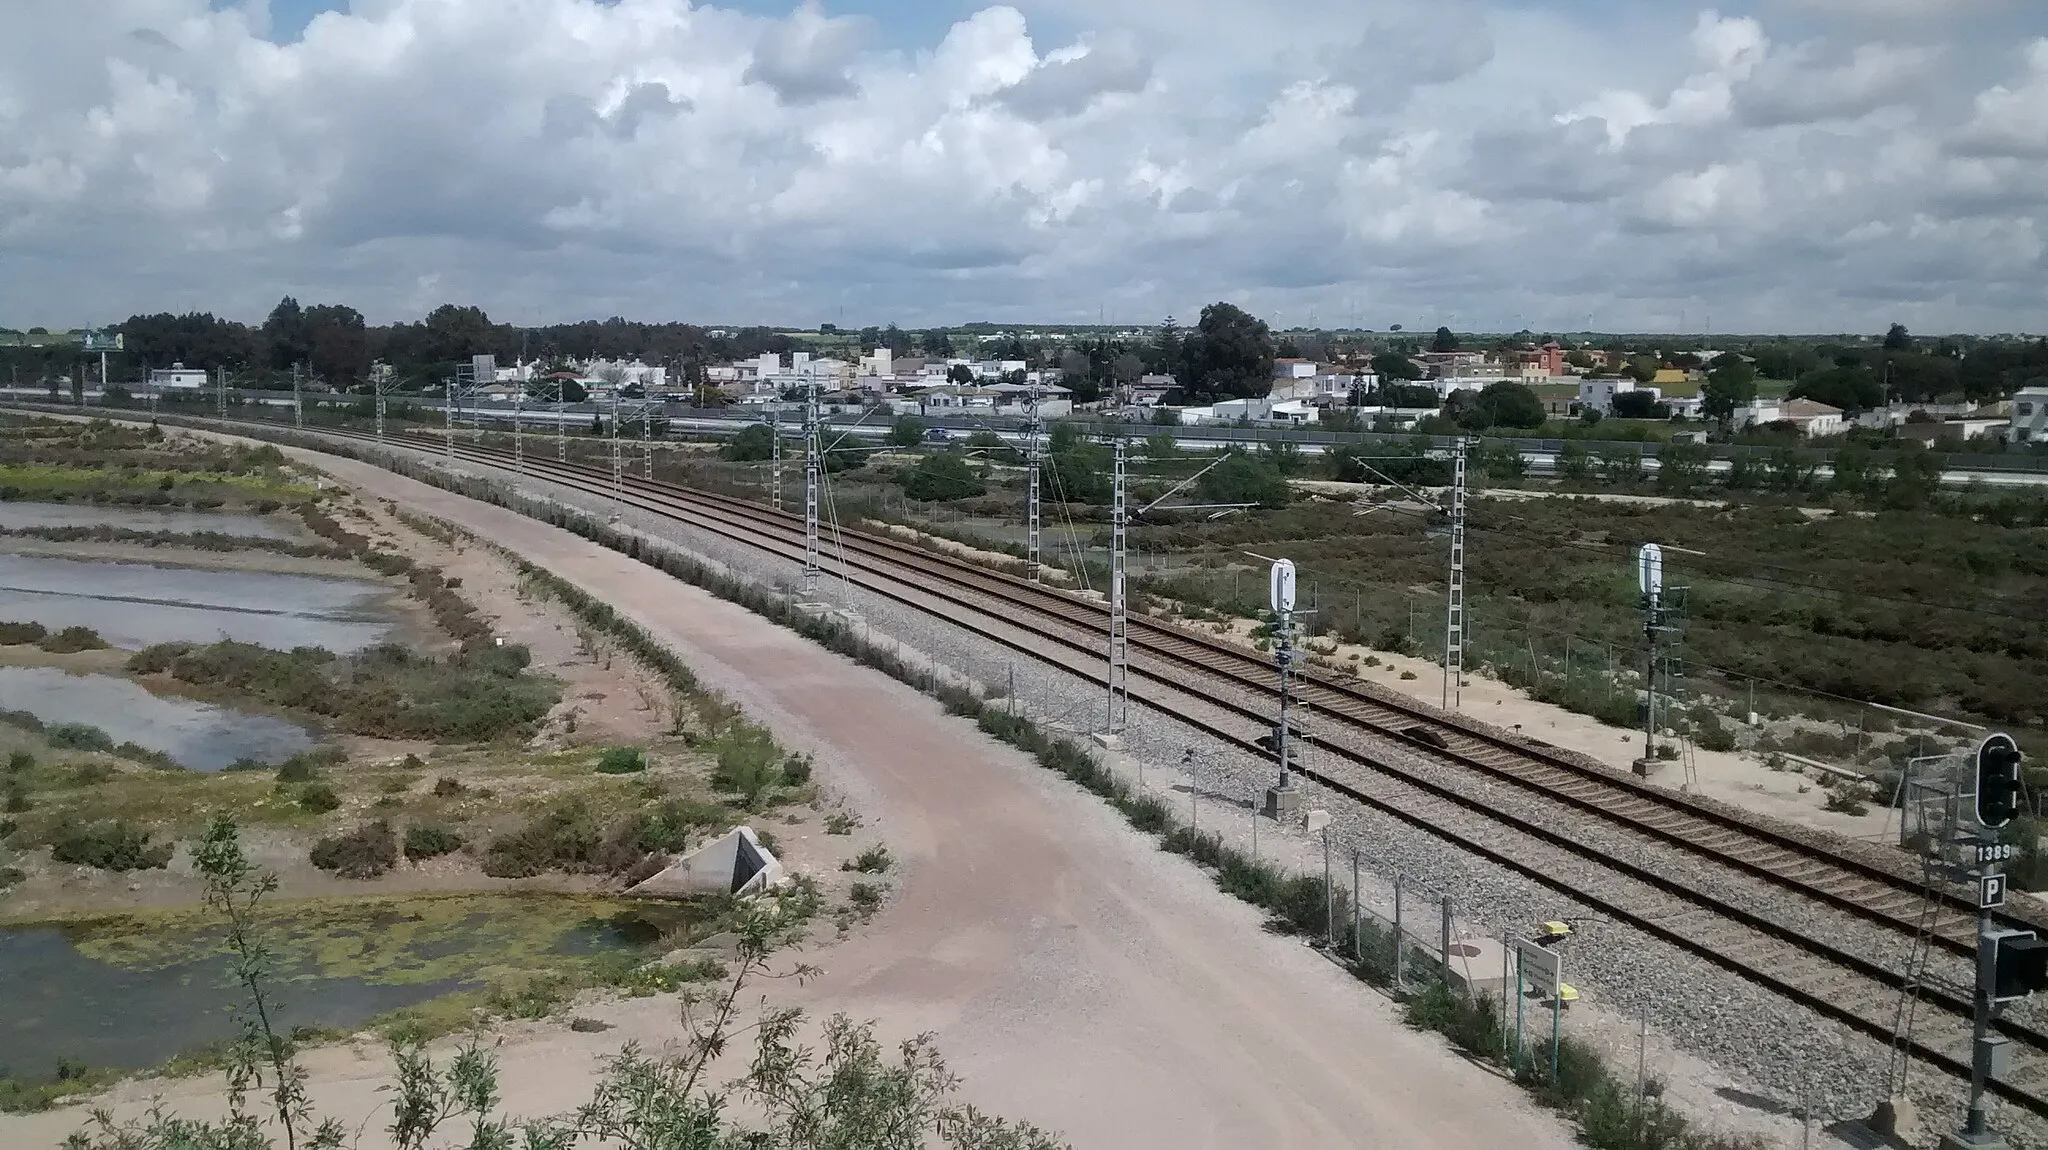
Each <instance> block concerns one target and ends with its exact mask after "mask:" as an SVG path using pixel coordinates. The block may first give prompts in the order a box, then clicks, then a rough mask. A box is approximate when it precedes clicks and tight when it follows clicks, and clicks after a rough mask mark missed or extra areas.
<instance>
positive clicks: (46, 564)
mask: <svg viewBox="0 0 2048 1150" xmlns="http://www.w3.org/2000/svg"><path fill="white" fill-rule="evenodd" d="M384 594H385V589H384V588H383V587H382V586H380V585H379V584H376V583H373V582H371V581H369V580H366V579H339V578H327V577H323V576H317V575H281V574H275V573H270V572H253V571H209V570H199V569H193V568H185V567H164V566H159V565H157V564H154V563H110V562H92V561H88V560H80V559H58V558H50V557H46V556H39V555H0V619H5V620H10V621H16V622H33V623H41V624H42V625H43V626H45V627H48V628H49V629H50V630H52V631H56V630H60V629H62V628H65V627H76V626H82V627H91V628H92V629H93V630H95V631H98V632H99V633H100V637H101V638H103V639H105V640H106V641H107V642H108V643H111V644H113V645H114V646H116V647H121V648H125V649H128V650H140V649H141V648H143V647H147V646H149V645H150V644H152V643H171V642H191V643H212V642H217V641H219V640H221V639H237V640H240V641H242V642H246V643H259V644H262V645H263V646H265V647H273V648H278V649H281V650H289V649H291V648H293V647H325V648H327V649H328V650H330V651H335V652H337V653H341V654H348V653H351V652H354V651H360V650H362V649H363V648H365V647H369V646H372V645H374V644H376V643H379V642H382V641H383V640H384V639H385V638H386V637H387V636H388V635H389V634H390V633H391V631H392V630H393V624H392V623H391V622H390V621H389V620H388V619H385V618H381V617H380V616H379V614H378V612H377V604H378V601H379V600H380V599H381V598H382V597H383V596H384Z"/></svg>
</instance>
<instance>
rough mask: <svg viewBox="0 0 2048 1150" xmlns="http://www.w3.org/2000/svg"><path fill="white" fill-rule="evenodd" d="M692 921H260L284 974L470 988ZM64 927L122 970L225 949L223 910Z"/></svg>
mask: <svg viewBox="0 0 2048 1150" xmlns="http://www.w3.org/2000/svg"><path fill="white" fill-rule="evenodd" d="M695 917H698V916H693V915H691V914H690V913H689V911H688V909H687V908H684V907H669V906H647V905H644V904H638V903H628V902H625V901H623V900H618V899H603V898H578V897H567V896H544V897H534V896H516V895H460V896H450V897H436V898H419V897H411V898H392V899H380V898H370V899H349V900H327V899H316V900H309V901H304V902H281V903H275V904H272V905H270V906H266V907H263V908H262V909H260V910H259V911H258V915H257V921H256V924H255V927H256V932H257V934H258V935H259V936H260V937H261V938H262V939H263V941H264V942H265V944H266V945H268V946H269V947H270V949H271V951H272V953H273V954H275V955H276V956H277V977H278V979H279V980H281V981H287V982H298V981H305V980H309V979H311V980H317V979H322V978H337V977H339V978H356V979H362V980H363V981H366V982H371V983H377V984H406V983H420V982H448V981H459V982H462V983H466V984H472V985H473V984H478V983H483V982H489V981H491V980H493V979H495V978H498V977H502V976H505V975H508V974H519V973H524V972H527V971H531V970H533V969H535V968H536V967H544V966H560V965H562V964H563V962H564V961H565V960H567V961H573V960H574V959H576V958H578V957H583V956H588V955H591V954H595V953H601V952H604V951H612V950H622V949H630V948H634V947H640V946H646V945H648V944H651V943H653V942H654V941H656V940H657V939H658V938H660V937H661V936H662V935H663V934H664V933H666V932H668V931H670V930H677V929H687V928H688V926H689V925H690V923H691V922H692V921H693V919H694V918H695ZM63 929H64V930H65V933H66V935H67V936H68V937H69V938H70V939H71V942H72V944H73V945H74V946H75V947H76V948H77V949H78V951H79V953H81V954H84V955H86V956H87V957H90V958H94V959H97V960H99V961H101V962H104V963H107V964H108V965H110V966H115V967H119V968H121V969H123V970H130V971H148V970H155V969H162V968H165V967H169V966H176V965H181V964H184V963H189V962H191V961H193V960H195V959H198V958H200V957H203V956H206V955H225V954H226V953H227V943H226V939H225V935H224V931H223V930H222V924H221V921H220V919H219V917H218V916H217V915H215V914H213V913H211V912H209V911H204V910H198V909H194V910H190V911H178V912H171V913H164V914H149V915H134V916H120V917H115V918H107V919H98V920H94V921H91V922H83V923H78V924H74V925H71V926H68V927H64V928H63Z"/></svg>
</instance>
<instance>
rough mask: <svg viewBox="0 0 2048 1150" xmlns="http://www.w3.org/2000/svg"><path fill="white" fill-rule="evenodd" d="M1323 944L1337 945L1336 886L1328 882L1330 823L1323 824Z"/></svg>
mask: <svg viewBox="0 0 2048 1150" xmlns="http://www.w3.org/2000/svg"><path fill="white" fill-rule="evenodd" d="M1323 944H1324V945H1326V946H1329V947H1333V948H1334V947H1335V946H1336V945H1337V888H1336V887H1335V886H1333V885H1331V883H1330V824H1328V823H1324V824H1323Z"/></svg>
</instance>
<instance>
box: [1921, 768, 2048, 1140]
mask: <svg viewBox="0 0 2048 1150" xmlns="http://www.w3.org/2000/svg"><path fill="white" fill-rule="evenodd" d="M2020 758H2021V756H2020V749H2019V745H2018V744H2017V743H2015V742H2013V739H2012V736H2011V735H2007V734H2003V733H1995V734H1991V735H1988V736H1986V737H1985V739H1984V741H1983V742H1982V743H1979V744H1978V745H1977V754H1976V757H1975V767H1976V774H1977V798H1976V804H1975V806H1976V811H1975V813H1976V816H1977V823H1978V829H1976V830H1975V831H1974V832H1966V840H1974V841H1966V846H1968V847H1969V848H1973V849H1972V851H1971V853H1972V854H1974V856H1975V862H1976V868H1975V869H1974V870H1971V871H1970V872H1969V875H1968V877H1969V878H1971V879H1973V880H1975V882H1976V884H1977V988H1976V995H1975V1000H1976V1001H1975V1009H1974V1011H1973V1012H1972V1014H1973V1019H1972V1026H1971V1034H1970V1051H1971V1058H1970V1101H1969V1110H1968V1112H1967V1116H1966V1117H1965V1118H1964V1121H1963V1129H1962V1131H1961V1132H1960V1133H1956V1134H1950V1135H1947V1136H1946V1137H1944V1138H1943V1139H1942V1140H1941V1145H1942V1147H1943V1150H1950V1148H1953V1150H2003V1147H2005V1145H2006V1142H2005V1140H2004V1139H2003V1138H2002V1137H2000V1136H1999V1135H1998V1134H1997V1133H1996V1132H1994V1131H1993V1130H1992V1129H1991V1126H1990V1124H1989V1122H1988V1121H1987V1120H1986V1117H1985V1109H1984V1089H1985V1087H1986V1085H1987V1084H1988V1083H1990V1082H1991V1081H1992V1080H1993V1079H1996V1078H1999V1077H2001V1076H2002V1075H2003V1074H2004V1073H2005V1070H2006V1067H2007V1065H2008V1063H2009V1062H2010V1060H2011V1054H2012V1046H2011V1040H2009V1039H2007V1038H2005V1037H2004V1036H2002V1035H1995V1034H1992V1033H1991V1032H1990V1030H1991V1020H1992V1019H1993V1018H1994V1017H1995V1016H1996V1015H1997V1013H1998V1010H1999V1008H2000V1007H2001V1006H2002V1005H2004V1004H2005V1003H2008V1002H2016V1001H2018V1000H2020V999H2022V998H2026V997H2028V996H2029V995H2031V994H2033V993H2034V992H2035V991H2037V990H2041V989H2044V988H2048V940H2044V939H2042V938H2041V937H2040V936H2039V934H2037V933H2036V932H2035V931H2031V930H2016V929H2012V928H2008V927H2000V926H1998V925H1997V923H1996V920H1994V919H1993V918H1992V917H1991V912H1992V911H1993V910H1994V909H1995V908H1997V907H2000V906H2002V905H2004V903H2005V890H2006V884H2007V878H2006V875H2005V874H2004V872H2003V871H2002V870H2001V867H2002V866H2003V864H2004V861H2005V859H2006V858H2008V857H2010V854H2011V852H2010V851H2009V850H2007V849H2005V844H2002V843H1997V842H1993V841H1992V837H1991V836H1992V832H1994V831H1996V830H1998V829H1999V828H2000V827H2003V826H2005V825H2006V824H2007V823H2010V822H2011V821H2012V820H2013V816H2014V815H2016V814H2018V813H2019V806H2020Z"/></svg>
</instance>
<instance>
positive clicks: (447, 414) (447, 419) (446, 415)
mask: <svg viewBox="0 0 2048 1150" xmlns="http://www.w3.org/2000/svg"><path fill="white" fill-rule="evenodd" d="M441 424H442V426H443V427H444V428H445V429H446V430H447V442H446V444H445V445H444V450H445V451H446V453H447V456H448V458H450V459H453V458H455V380H454V379H452V378H451V379H449V380H448V399H447V402H445V403H443V404H442V405H441Z"/></svg>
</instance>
